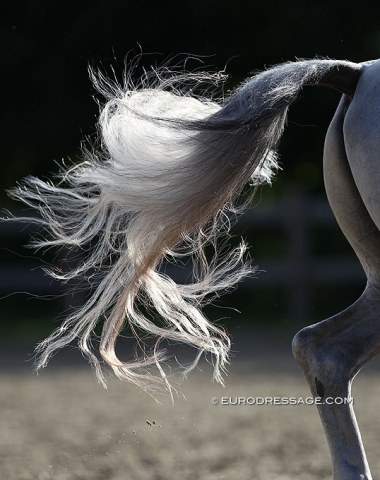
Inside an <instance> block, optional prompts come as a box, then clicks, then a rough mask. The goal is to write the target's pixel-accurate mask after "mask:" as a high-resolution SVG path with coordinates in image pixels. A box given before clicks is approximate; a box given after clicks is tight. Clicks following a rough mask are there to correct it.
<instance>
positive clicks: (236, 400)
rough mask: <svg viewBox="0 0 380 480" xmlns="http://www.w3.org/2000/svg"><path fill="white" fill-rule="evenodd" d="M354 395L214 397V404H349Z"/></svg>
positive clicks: (351, 402)
mask: <svg viewBox="0 0 380 480" xmlns="http://www.w3.org/2000/svg"><path fill="white" fill-rule="evenodd" d="M353 403H354V399H353V398H352V397H325V398H322V397H228V396H227V397H219V398H218V397H213V398H212V399H211V404H212V405H349V404H353Z"/></svg>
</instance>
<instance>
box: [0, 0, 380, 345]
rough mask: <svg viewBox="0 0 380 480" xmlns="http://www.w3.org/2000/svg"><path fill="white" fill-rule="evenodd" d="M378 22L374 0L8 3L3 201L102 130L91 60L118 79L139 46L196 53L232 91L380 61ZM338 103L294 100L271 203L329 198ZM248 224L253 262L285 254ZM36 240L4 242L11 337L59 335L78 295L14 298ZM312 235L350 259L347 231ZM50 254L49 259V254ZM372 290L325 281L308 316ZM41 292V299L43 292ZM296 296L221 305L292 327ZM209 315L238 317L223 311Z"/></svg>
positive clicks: (153, 59) (277, 291)
mask: <svg viewBox="0 0 380 480" xmlns="http://www.w3.org/2000/svg"><path fill="white" fill-rule="evenodd" d="M379 20H380V5H379V3H378V2H370V1H362V2H360V3H358V2H353V1H346V2H343V1H337V2H331V1H319V2H310V1H302V0H299V1H291V2H270V1H265V2H264V1H261V2H257V1H239V0H238V1H222V0H219V1H211V0H207V1H205V0H204V1H198V0H197V1H182V2H180V1H177V2H165V1H161V2H153V1H151V2H148V1H145V2H141V1H140V2H137V1H133V2H131V1H126V0H125V1H114V0H108V1H93V2H85V1H76V2H73V1H66V2H58V1H33V2H32V1H29V2H28V1H20V2H12V3H11V2H2V4H1V7H0V23H1V29H0V54H1V56H0V58H1V77H0V82H1V115H0V159H1V164H2V170H1V177H0V178H1V193H0V206H1V207H4V208H10V209H11V210H15V209H17V206H15V205H14V204H12V203H11V202H10V200H8V199H7V197H6V195H5V193H4V190H5V188H8V187H11V186H12V185H14V184H15V182H16V181H17V180H18V179H20V178H22V177H24V176H26V175H30V174H32V175H40V176H47V175H49V174H51V172H56V171H57V169H58V167H57V165H56V163H57V162H58V163H60V162H61V160H62V159H67V158H70V159H71V160H73V161H75V160H76V159H77V158H79V157H80V144H81V141H83V139H85V138H92V137H93V136H94V135H95V133H96V118H97V113H98V106H97V104H96V102H95V101H94V99H93V95H94V90H93V88H92V85H91V83H90V81H89V78H88V66H89V65H91V66H95V67H97V66H99V67H101V68H102V69H103V70H104V71H105V72H108V74H111V73H112V68H113V69H114V70H115V72H116V76H117V77H119V78H120V77H121V75H122V72H123V68H124V58H125V56H126V55H127V54H128V52H129V55H132V56H133V52H134V53H139V52H140V46H141V49H142V51H143V52H144V53H145V54H146V55H144V56H143V57H142V60H141V62H142V65H145V66H149V65H150V64H159V63H160V62H162V61H164V60H166V59H167V58H168V57H170V56H175V55H177V54H195V55H199V56H201V57H202V59H203V61H204V63H205V65H206V66H207V65H211V66H213V67H215V68H217V69H223V68H224V67H225V66H227V67H226V70H227V73H228V74H229V75H230V77H231V80H230V81H229V83H228V87H229V88H233V87H234V86H236V85H237V84H238V83H239V82H240V81H242V80H243V79H244V78H246V76H247V75H249V73H250V72H253V71H255V70H257V69H262V68H264V67H266V66H270V65H271V64H275V63H279V62H283V61H288V60H295V59H296V58H303V57H304V58H311V57H315V56H320V57H330V58H345V59H349V60H352V61H358V62H359V61H364V60H368V59H372V58H377V57H378V56H379V50H380V22H379ZM190 66H191V65H190ZM338 99H339V95H338V94H337V93H335V92H331V91H329V90H326V89H322V88H321V89H307V92H305V95H304V96H303V98H302V99H301V100H300V101H299V102H298V103H297V104H296V105H295V106H294V108H293V109H292V111H291V113H290V118H289V125H288V129H287V131H286V134H285V136H284V138H283V141H282V143H281V146H280V153H281V161H282V165H283V168H284V170H285V172H281V173H280V175H279V178H278V180H277V181H276V183H275V185H274V187H273V188H272V189H268V190H267V191H266V193H265V194H264V197H265V196H266V197H268V201H278V202H282V201H283V198H285V197H287V196H289V195H290V196H291V195H292V193H293V192H295V191H297V192H298V193H299V192H302V194H303V195H306V196H307V197H308V198H309V197H313V196H318V198H320V197H321V196H323V195H324V194H323V179H322V168H321V158H322V149H323V139H324V135H325V131H326V128H327V126H328V123H329V120H330V119H331V116H332V114H333V111H334V108H336V105H337V102H338ZM263 201H264V200H263ZM241 230H242V231H243V232H244V234H245V236H246V237H248V239H249V240H250V243H253V244H254V253H255V257H259V258H260V255H262V254H263V253H265V255H267V256H268V255H272V256H273V258H274V259H276V258H277V257H279V256H281V255H282V250H281V248H282V247H281V236H279V233H278V232H276V231H275V230H273V229H268V231H267V232H266V234H264V235H263V234H261V233H256V234H254V233H252V232H250V231H249V229H247V228H246V227H242V228H241V229H240V230H239V229H238V230H237V231H238V232H240V231H241ZM251 237H252V238H251ZM251 240H252V241H251ZM255 240H256V241H257V243H255ZM26 241H27V234H26V233H25V232H24V233H22V232H20V233H19V234H18V233H17V235H15V234H14V233H12V234H5V233H4V235H3V237H2V239H1V241H0V247H1V262H2V263H1V265H0V268H3V272H5V273H4V274H3V277H2V278H3V279H4V278H9V288H8V289H7V286H6V285H5V286H4V281H3V287H2V289H3V290H2V292H1V293H0V294H1V295H3V296H4V297H7V298H4V299H3V300H2V301H1V305H0V313H1V322H2V328H3V329H4V330H5V331H8V332H9V334H10V335H16V334H17V335H23V336H26V337H28V338H29V337H30V338H32V337H33V338H34V337H39V336H40V334H42V333H43V334H44V333H45V332H48V331H50V330H51V321H52V318H54V317H55V316H56V314H57V312H59V311H60V310H62V307H65V306H67V304H70V303H71V299H70V298H69V300H67V297H64V298H63V299H62V298H59V299H56V300H51V301H49V302H46V301H42V300H41V299H39V300H38V299H34V298H33V297H31V296H28V295H25V294H17V295H11V296H8V295H9V294H10V293H12V291H15V290H16V291H22V290H23V288H22V278H23V277H24V278H26V277H27V276H28V275H30V274H31V272H33V270H32V268H34V267H35V266H37V265H41V262H40V260H35V259H34V258H33V259H31V257H32V255H33V254H32V252H31V251H27V250H22V249H20V245H22V244H24V243H26ZM313 242H314V245H316V250H318V251H333V252H338V253H341V252H342V251H344V252H347V254H349V255H350V253H349V247H348V246H347V244H346V242H345V241H344V239H343V237H342V235H341V234H340V233H339V230H338V228H337V227H334V228H333V231H331V229H330V230H329V232H324V231H319V232H315V236H314V240H313ZM352 255H353V254H352ZM52 258H53V256H52V254H47V255H46V256H45V257H43V258H42V261H43V262H45V261H50V260H52ZM4 275H5V277H4ZM11 277H12V279H11ZM5 283H6V281H5ZM362 287H363V283H362V282H358V283H355V284H352V285H349V286H347V285H346V286H345V287H344V288H337V289H336V290H334V289H332V288H331V286H328V287H324V288H322V287H321V288H319V287H318V288H316V290H315V292H314V293H315V294H314V303H313V306H312V308H311V309H310V312H307V318H305V320H304V322H305V323H311V321H315V320H316V319H320V318H321V317H320V316H321V315H325V314H328V313H333V312H334V311H336V309H338V308H341V307H343V306H345V305H346V304H347V303H349V302H350V301H352V300H354V299H355V297H356V296H357V295H358V294H359V293H360V291H361V289H362ZM12 288H13V290H12ZM57 288H58V287H57V286H54V285H52V290H51V293H52V294H57V293H60V292H61V291H58V292H57ZM62 292H63V290H62ZM35 293H36V294H39V295H40V294H41V292H38V289H36V292H35ZM44 295H46V291H45V290H44ZM286 302H287V293H286V292H285V291H284V289H283V288H281V287H266V286H265V287H264V286H260V279H258V281H257V290H256V293H252V292H250V291H248V290H247V289H243V290H238V292H237V293H236V294H235V297H233V298H232V296H228V297H226V298H225V299H223V300H222V301H221V305H230V304H232V305H235V306H239V308H240V310H242V312H243V315H241V316H239V317H238V318H239V319H238V320H237V322H238V325H246V324H247V318H248V317H250V316H251V310H252V309H254V310H255V315H254V318H255V322H256V324H257V325H260V324H262V323H263V324H264V323H265V324H268V325H269V324H271V322H272V324H273V323H274V324H276V325H277V326H284V325H287V326H289V324H290V325H293V323H292V319H291V318H289V316H288V315H287V313H286V312H287V310H286ZM210 314H211V315H212V316H214V315H216V316H218V315H219V316H225V317H231V316H233V313H231V312H229V311H228V312H227V313H226V312H225V311H222V313H221V314H220V310H216V313H215V312H211V313H210ZM252 316H253V315H252ZM250 321H252V320H250ZM291 328H293V327H291Z"/></svg>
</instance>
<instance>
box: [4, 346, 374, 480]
mask: <svg viewBox="0 0 380 480" xmlns="http://www.w3.org/2000/svg"><path fill="white" fill-rule="evenodd" d="M265 351H266V352H267V355H266V356H265ZM379 375H380V369H379V367H378V366H376V365H374V366H372V367H371V368H368V369H366V370H365V371H363V372H361V374H360V376H359V377H358V378H357V379H356V380H355V383H354V391H353V394H354V401H355V410H356V412H357V416H358V420H359V424H360V426H361V429H362V435H363V440H364V443H365V445H366V449H367V453H368V457H369V462H370V465H371V469H372V473H373V475H374V477H375V478H379V477H380V456H379V455H378V453H377V452H378V449H379V447H380V441H379V440H378V438H379V434H380V416H379V414H378V413H379V407H378V405H379V399H380V381H379ZM0 382H1V395H0V403H1V409H0V411H1V414H0V478H1V479H5V480H53V479H54V480H69V479H70V480H72V479H78V480H79V479H80V480H106V479H112V480H148V479H149V480H171V479H173V480H174V479H181V480H182V479H183V480H187V479H189V480H190V479H191V480H197V479H202V480H217V479H218V480H219V479H225V480H248V479H255V480H264V479H265V480H267V479H279V480H290V479H292V480H294V479H302V480H314V479H315V480H317V479H318V480H323V479H329V478H331V474H330V470H331V469H330V459H329V453H328V449H327V444H326V441H325V439H324V435H323V430H322V427H321V425H320V423H319V418H318V414H317V411H316V408H315V407H314V406H309V405H298V406H294V405H292V406H290V405H265V406H264V405H260V406H259V405H232V404H229V405H221V404H220V403H221V402H222V401H224V400H222V397H227V398H228V397H231V399H232V400H231V401H232V403H234V402H236V397H266V396H276V397H284V396H285V397H302V398H306V397H308V396H309V392H308V389H307V386H306V384H305V382H304V379H303V376H302V373H301V371H300V370H299V368H298V366H297V365H295V364H294V363H293V361H292V358H291V353H290V352H289V351H286V352H285V350H284V352H277V353H276V354H274V353H273V349H269V347H268V348H266V347H265V345H264V344H261V350H260V348H258V353H257V357H255V356H254V355H253V354H252V358H248V357H246V356H245V357H244V358H236V359H235V361H234V362H233V365H232V367H231V371H230V374H229V376H228V378H227V386H226V388H225V389H223V388H222V387H220V386H219V385H215V384H213V383H211V381H210V369H209V368H208V367H207V366H206V367H205V371H204V372H203V373H200V372H197V373H195V374H193V375H192V376H191V377H190V379H189V380H188V381H187V382H186V383H184V384H183V385H182V386H181V387H180V389H181V391H182V393H183V395H184V396H185V398H184V397H182V396H180V397H178V398H177V399H176V401H175V405H174V406H172V405H171V403H170V402H169V399H168V398H163V399H162V403H161V404H157V403H156V402H155V401H154V400H153V399H151V398H150V397H149V396H147V395H146V394H144V393H143V392H141V391H139V390H138V389H136V388H134V387H131V386H130V385H126V384H123V383H120V382H118V381H117V380H111V381H110V383H109V388H108V390H103V389H102V388H101V387H100V386H99V385H98V384H97V382H96V381H95V379H94V377H93V375H92V374H91V372H90V369H89V368H87V367H86V366H80V365H78V366H68V365H66V366H54V365H53V366H52V367H51V368H50V369H47V370H46V371H44V372H43V374H41V375H39V376H35V375H33V374H32V372H31V370H30V367H29V366H28V368H26V369H25V368H6V369H3V371H1V372H0ZM214 398H216V399H217V400H218V401H219V405H214V404H213V402H215V401H216V400H213V399H214Z"/></svg>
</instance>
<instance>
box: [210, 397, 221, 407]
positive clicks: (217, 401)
mask: <svg viewBox="0 0 380 480" xmlns="http://www.w3.org/2000/svg"><path fill="white" fill-rule="evenodd" d="M218 403H219V399H218V398H216V397H213V398H212V399H211V404H212V405H218Z"/></svg>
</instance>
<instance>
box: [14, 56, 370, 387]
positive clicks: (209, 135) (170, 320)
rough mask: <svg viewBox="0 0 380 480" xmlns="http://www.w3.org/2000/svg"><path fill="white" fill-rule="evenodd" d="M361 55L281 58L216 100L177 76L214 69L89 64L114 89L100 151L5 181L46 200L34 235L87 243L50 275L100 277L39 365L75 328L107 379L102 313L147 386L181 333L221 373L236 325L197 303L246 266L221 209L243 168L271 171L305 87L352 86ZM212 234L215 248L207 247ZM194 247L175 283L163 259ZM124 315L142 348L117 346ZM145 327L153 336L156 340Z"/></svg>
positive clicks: (124, 372) (129, 372)
mask: <svg viewBox="0 0 380 480" xmlns="http://www.w3.org/2000/svg"><path fill="white" fill-rule="evenodd" d="M360 69H361V67H360V66H359V65H357V64H353V63H349V62H345V61H335V60H308V61H298V62H294V63H286V64H283V65H279V66H276V67H273V68H271V69H269V70H267V71H264V72H262V73H259V74H257V75H255V76H253V77H252V78H249V79H248V80H247V81H246V82H245V83H244V84H243V85H242V86H240V87H239V88H238V89H237V90H236V91H235V92H234V93H232V94H231V95H230V96H229V97H228V98H226V99H225V100H223V101H222V102H217V101H215V100H213V99H210V98H206V97H197V98H194V97H193V96H191V88H189V89H188V91H187V92H184V90H183V89H181V85H189V83H188V82H190V83H191V85H192V86H193V85H196V86H199V84H201V83H202V82H203V81H211V82H214V80H215V74H214V76H213V75H208V74H206V73H193V74H174V73H173V74H171V73H170V72H168V70H167V69H166V70H165V71H164V73H165V75H163V73H162V72H157V75H156V77H155V80H154V81H153V84H152V82H147V79H145V81H144V82H142V84H141V85H140V88H136V87H135V86H134V85H133V84H132V82H131V80H128V79H127V81H126V83H125V85H124V86H123V87H118V86H115V85H111V84H110V83H108V82H107V81H106V80H105V79H104V78H103V77H102V76H101V75H97V76H95V75H94V76H93V77H94V80H95V83H96V86H97V87H98V88H99V89H100V90H101V91H102V92H103V93H105V95H106V96H107V102H106V103H105V105H104V106H103V108H102V111H101V113H100V118H99V129H100V149H99V151H89V150H87V151H86V152H84V153H85V158H84V161H83V162H82V163H81V164H79V165H76V166H74V167H72V168H69V169H66V170H63V171H62V172H61V177H60V181H59V182H57V183H56V184H53V183H50V182H45V181H42V180H40V179H38V178H35V177H29V178H27V179H26V180H24V182H23V183H22V184H20V185H19V186H18V187H16V188H14V189H13V190H12V191H11V192H10V193H11V196H12V197H13V198H16V199H18V200H21V201H23V202H24V203H25V204H27V205H29V206H32V207H34V208H36V209H37V210H39V213H40V216H39V217H38V219H36V220H34V221H36V222H38V223H40V224H41V225H42V226H43V227H44V228H45V231H46V234H45V236H44V238H42V239H40V240H36V241H35V242H34V246H35V247H51V246H65V247H69V248H72V249H73V250H74V251H75V250H77V251H82V252H84V253H85V255H84V257H83V255H82V256H81V257H79V260H78V264H77V265H76V266H75V267H74V268H73V269H72V270H70V271H69V272H60V271H57V270H55V271H51V272H50V273H51V275H53V276H55V277H57V278H60V279H63V280H68V279H71V278H76V277H81V276H84V277H85V278H86V279H87V280H88V282H89V283H90V284H91V285H92V293H91V295H90V297H89V299H88V300H87V301H86V302H85V304H84V305H83V306H82V307H80V308H78V309H77V310H75V311H74V312H73V313H71V315H69V316H68V318H66V320H65V321H64V322H63V324H62V325H61V326H60V327H59V328H58V329H57V330H56V331H54V332H53V333H52V335H51V336H50V337H48V338H47V339H46V340H44V341H43V342H41V343H40V344H39V346H38V347H37V351H38V354H39V357H38V360H37V368H41V367H44V366H45V365H46V364H47V361H48V359H49V357H50V356H51V355H52V354H53V353H55V352H56V351H57V350H58V349H60V348H61V347H64V346H65V345H67V344H69V343H70V342H72V341H77V342H78V344H79V347H80V349H81V351H82V352H83V354H84V355H85V356H86V357H88V359H89V360H90V362H91V363H92V364H93V366H94V367H95V369H96V374H97V376H98V378H99V380H100V381H101V382H102V383H103V384H105V377H104V372H103V368H102V365H101V362H100V360H99V358H98V357H97V355H96V354H95V353H94V350H93V348H92V340H93V339H94V329H95V327H96V326H97V324H98V322H100V321H102V322H103V329H102V333H101V336H100V346H99V351H100V354H101V357H102V359H103V360H104V361H105V363H106V364H108V365H110V366H111V367H112V369H113V371H114V372H115V374H116V375H117V376H118V377H119V378H121V379H125V380H128V381H131V382H134V383H135V384H137V385H139V386H142V387H143V388H145V389H147V390H149V389H150V388H154V387H155V386H157V387H159V386H162V384H164V386H165V385H166V387H168V388H169V389H170V385H169V382H168V380H167V377H166V373H165V371H164V368H163V363H162V360H163V358H164V355H163V352H162V350H161V349H160V348H159V346H160V342H161V341H162V340H167V341H171V340H174V341H179V342H184V343H186V344H190V345H192V346H193V347H196V348H197V349H198V350H199V354H198V355H197V357H196V360H195V361H194V363H193V364H191V365H190V366H188V367H187V370H186V371H188V370H191V369H192V368H194V366H195V365H196V362H197V360H198V359H199V357H200V354H201V353H211V354H213V357H212V358H213V362H214V378H215V379H216V380H217V381H219V382H222V381H223V379H222V374H223V373H224V370H225V368H226V365H227V364H228V352H229V347H230V342H229V337H228V336H227V334H226V333H225V332H224V330H223V329H222V328H221V327H219V326H217V325H215V324H211V323H210V322H209V321H208V320H207V319H206V318H205V316H204V315H203V313H202V311H201V307H202V305H203V304H204V303H205V302H206V301H208V300H209V298H210V295H211V296H212V295H218V294H219V293H220V292H221V291H222V290H228V289H230V288H231V287H232V286H234V285H235V284H236V282H238V281H239V280H240V279H241V278H242V277H244V276H245V275H247V274H249V273H250V272H251V271H252V269H251V267H250V266H249V264H247V263H245V262H244V261H243V260H242V259H243V253H244V249H245V245H244V243H242V244H241V245H240V246H239V247H238V248H235V249H233V250H232V251H229V252H226V251H225V250H226V249H225V245H223V244H222V246H221V245H220V244H219V241H218V238H219V237H220V235H221V233H222V232H224V234H227V236H228V230H229V217H228V215H227V214H226V212H228V211H234V204H235V203H236V200H237V198H238V196H239V193H240V192H241V190H242V189H243V187H244V186H245V185H246V184H247V183H248V182H250V183H251V184H252V185H254V186H256V185H260V184H263V183H266V182H270V179H271V176H272V174H273V172H274V171H275V170H276V154H275V149H276V145H277V143H278V141H279V139H280V136H281V134H282V132H283V129H284V125H285V121H286V114H287V110H288V107H289V106H290V105H291V104H292V103H293V102H294V101H295V100H296V98H297V96H298V95H299V93H300V91H301V89H302V88H303V87H304V86H306V85H318V84H325V85H328V86H332V87H334V88H338V89H339V90H341V91H343V92H345V93H348V94H353V92H354V89H355V85H356V82H357V79H358V77H359V74H360ZM30 220H31V219H28V221H30ZM210 243H211V245H212V250H213V254H214V255H213V256H212V258H211V259H210V258H209V255H206V253H205V247H206V246H207V245H209V244H210ZM208 253H209V252H208ZM189 257H191V258H192V260H193V264H194V276H193V278H192V281H189V282H188V283H185V284H178V283H176V282H174V281H173V279H172V278H170V277H169V276H167V275H166V274H165V273H164V272H163V271H162V268H161V266H162V262H163V260H164V259H168V260H169V261H170V260H172V261H173V260H174V261H176V260H177V259H180V258H189ZM126 326H127V327H129V330H130V331H131V332H132V333H133V334H135V335H136V336H137V340H138V341H137V344H138V345H139V346H140V347H141V349H142V354H140V355H138V354H136V357H131V358H130V359H128V358H126V359H123V360H122V359H121V358H120V357H119V356H118V355H117V354H116V351H115V348H116V342H117V339H118V337H119V335H120V333H121V332H122V330H123V329H124V327H126ZM146 336H150V337H154V338H155V339H156V343H155V346H154V347H153V348H152V350H151V351H148V352H145V349H146V348H145V346H144V345H145V343H144V338H146ZM152 369H156V374H154V372H152ZM157 371H158V374H157Z"/></svg>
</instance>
